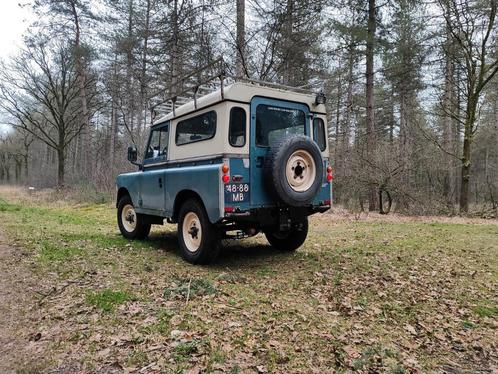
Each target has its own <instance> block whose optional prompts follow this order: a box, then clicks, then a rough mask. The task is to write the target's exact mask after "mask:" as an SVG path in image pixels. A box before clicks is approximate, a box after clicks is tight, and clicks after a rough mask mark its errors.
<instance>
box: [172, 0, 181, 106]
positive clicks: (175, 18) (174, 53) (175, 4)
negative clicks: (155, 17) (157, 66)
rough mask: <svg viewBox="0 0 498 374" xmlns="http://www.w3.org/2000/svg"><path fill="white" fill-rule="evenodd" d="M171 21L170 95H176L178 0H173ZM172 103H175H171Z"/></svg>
mask: <svg viewBox="0 0 498 374" xmlns="http://www.w3.org/2000/svg"><path fill="white" fill-rule="evenodd" d="M171 23H172V27H173V35H172V37H173V48H172V51H171V87H172V88H173V92H171V94H172V95H176V93H177V87H176V84H177V82H178V39H179V35H178V0H173V13H172V16H171ZM173 105H175V104H174V103H173Z"/></svg>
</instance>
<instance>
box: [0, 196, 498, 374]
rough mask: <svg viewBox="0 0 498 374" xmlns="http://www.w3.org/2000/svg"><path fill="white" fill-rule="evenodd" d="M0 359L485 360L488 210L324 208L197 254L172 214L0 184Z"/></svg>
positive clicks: (144, 369)
mask: <svg viewBox="0 0 498 374" xmlns="http://www.w3.org/2000/svg"><path fill="white" fill-rule="evenodd" d="M0 222H1V223H0V231H1V233H2V237H1V238H0V312H1V314H0V372H2V373H3V372H9V371H13V372H20V373H35V372H36V373H37V372H47V373H76V372H99V373H100V372H109V373H122V372H126V373H130V372H137V373H152V372H188V373H199V372H229V373H246V372H255V373H257V372H259V373H266V372H279V373H292V372H296V373H298V372H299V373H302V372H316V373H325V372H327V373H329V372H393V373H409V372H417V373H426V372H446V373H478V372H482V373H492V372H497V371H498V356H497V352H498V221H496V220H495V221H485V220H471V219H460V218H456V219H450V218H416V219H412V218H406V217H399V216H392V217H387V218H386V217H379V216H370V217H368V218H366V217H361V218H360V219H354V217H351V216H348V215H344V214H342V215H338V214H323V215H318V216H316V217H313V218H312V219H311V225H310V230H311V232H310V235H309V238H308V240H307V241H306V243H305V244H304V246H303V247H302V248H300V249H299V250H298V251H297V252H295V253H281V252H278V251H276V250H273V249H272V248H271V247H269V246H268V245H267V243H266V241H265V240H264V238H263V237H262V236H257V237H255V238H253V239H250V240H245V241H240V242H232V243H230V244H227V245H226V246H225V249H224V250H223V251H222V253H221V256H220V259H219V260H218V261H217V262H216V263H215V264H213V265H210V266H202V267H201V266H192V265H189V264H187V263H185V262H184V261H182V259H181V258H180V255H179V253H178V247H177V243H176V234H175V230H176V227H174V226H171V225H166V226H164V227H157V228H155V229H154V230H153V232H152V234H151V237H150V239H149V240H147V241H143V242H129V241H127V240H124V239H123V238H122V237H121V236H120V235H119V233H118V230H117V228H116V223H115V208H114V206H112V205H110V204H101V205H84V204H74V203H69V202H57V201H48V200H47V199H45V198H44V197H43V195H36V196H28V195H26V194H25V193H23V192H22V191H20V190H16V189H5V188H4V189H0Z"/></svg>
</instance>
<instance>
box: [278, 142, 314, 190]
mask: <svg viewBox="0 0 498 374" xmlns="http://www.w3.org/2000/svg"><path fill="white" fill-rule="evenodd" d="M285 177H286V179H287V183H289V186H290V187H291V188H292V189H293V190H294V191H296V192H305V191H308V190H309V189H310V188H311V186H312V185H313V183H314V182H315V178H316V165H315V160H313V157H312V156H311V154H310V153H309V152H307V151H305V150H302V149H299V150H297V151H295V152H294V153H293V154H292V155H291V156H290V157H289V160H288V161H287V165H286V168H285Z"/></svg>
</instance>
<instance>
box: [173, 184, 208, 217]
mask: <svg viewBox="0 0 498 374" xmlns="http://www.w3.org/2000/svg"><path fill="white" fill-rule="evenodd" d="M188 199H196V200H198V201H199V203H201V205H202V207H203V208H204V209H206V206H205V205H204V202H203V201H202V198H201V196H200V195H199V194H198V193H197V192H195V191H192V190H182V191H180V192H178V193H177V194H176V197H175V202H174V204H173V216H172V217H171V220H172V221H173V222H178V215H179V213H180V208H181V206H182V204H183V203H184V202H185V201H187V200H188Z"/></svg>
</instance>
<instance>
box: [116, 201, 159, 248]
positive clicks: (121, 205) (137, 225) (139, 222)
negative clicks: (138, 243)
mask: <svg viewBox="0 0 498 374" xmlns="http://www.w3.org/2000/svg"><path fill="white" fill-rule="evenodd" d="M118 226H119V231H121V234H122V235H123V236H124V237H125V238H126V239H145V238H147V236H149V233H150V227H151V225H150V223H147V222H146V219H145V216H144V215H143V214H139V213H137V212H135V207H134V206H133V201H131V198H130V196H129V195H125V196H123V197H122V198H121V199H119V202H118Z"/></svg>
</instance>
